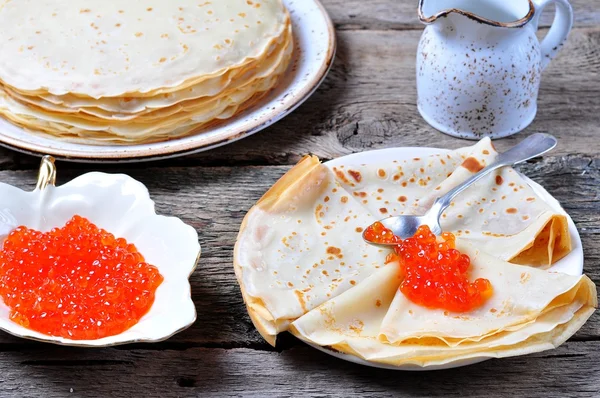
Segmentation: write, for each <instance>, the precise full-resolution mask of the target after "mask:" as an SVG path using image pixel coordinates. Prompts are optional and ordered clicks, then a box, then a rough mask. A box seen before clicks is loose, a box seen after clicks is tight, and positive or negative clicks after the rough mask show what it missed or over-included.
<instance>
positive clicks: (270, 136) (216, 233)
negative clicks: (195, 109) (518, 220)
mask: <svg viewBox="0 0 600 398" xmlns="http://www.w3.org/2000/svg"><path fill="white" fill-rule="evenodd" d="M571 2H572V3H573V6H574V8H575V14H576V24H575V28H574V29H573V32H572V33H571V36H570V37H569V40H568V42H567V44H566V45H565V47H564V49H563V50H562V51H561V52H560V54H559V55H558V57H557V58H556V59H555V60H554V61H553V62H552V64H551V65H550V67H549V68H548V69H547V70H546V71H545V72H544V75H543V80H542V87H541V90H540V100H539V112H538V115H537V119H536V120H535V122H534V123H533V124H532V125H531V126H530V127H529V128H527V130H526V131H525V132H523V133H521V134H519V135H517V136H515V137H513V138H509V139H504V140H500V141H498V142H497V146H498V147H499V149H504V148H507V147H509V146H510V145H512V144H514V143H516V142H517V141H518V140H520V139H521V138H523V137H524V136H526V135H527V134H530V133H533V132H538V131H542V132H551V133H552V134H554V135H556V136H557V137H558V138H559V140H560V144H559V147H558V148H557V149H556V150H555V151H553V152H552V153H551V154H550V155H548V156H546V157H544V158H543V159H541V160H536V161H532V162H530V163H527V164H526V165H524V166H523V167H522V170H523V171H524V172H525V173H526V174H527V175H528V176H530V177H531V178H533V179H534V180H536V181H538V182H540V183H541V184H542V185H544V186H545V187H546V188H547V190H548V191H549V192H550V193H551V194H552V195H554V196H555V197H556V198H557V199H558V200H560V201H561V203H562V204H563V206H564V207H565V209H566V210H567V211H568V212H569V213H570V214H571V216H572V217H573V219H574V220H575V223H576V224H577V227H578V228H579V231H580V233H581V237H582V240H583V245H584V250H585V270H586V272H587V274H588V275H589V276H590V277H591V278H592V279H593V280H595V281H596V283H600V202H599V200H600V26H599V23H600V7H599V6H598V2H597V0H571ZM325 6H326V8H327V9H328V10H329V12H330V14H331V16H332V18H333V20H334V22H335V25H336V28H337V35H338V40H339V46H338V55H337V60H336V61H335V64H334V66H333V69H332V71H331V73H330V74H329V76H328V77H327V79H326V80H325V82H324V83H323V85H322V87H321V88H320V89H319V90H318V91H317V92H316V93H315V95H313V96H312V98H311V99H309V100H308V101H307V102H306V104H304V105H303V106H301V107H300V108H299V109H298V110H296V111H295V112H294V113H293V114H292V115H290V116H288V117H287V118H285V119H284V120H283V121H281V122H279V123H278V124H276V125H275V126H273V127H270V128H269V129H267V130H266V131H263V132H261V133H259V134H256V135H255V136H253V137H250V138H247V139H245V140H242V141H240V142H237V143H235V144H232V145H229V146H227V147H223V148H220V149H217V150H214V151H210V152H207V153H202V154H198V155H193V156H188V157H185V158H181V159H177V160H171V161H165V162H159V163H151V164H139V165H135V164H134V165H130V166H93V167H92V166H89V165H87V166H86V165H76V164H68V163H64V162H59V163H58V168H59V174H58V179H59V183H62V182H66V181H68V180H70V179H71V178H73V177H75V176H77V175H79V174H82V173H84V172H87V171H89V170H92V169H96V170H98V169H99V170H102V171H107V172H125V173H128V174H130V175H132V176H133V177H134V178H136V179H138V180H140V181H142V182H144V183H145V184H146V185H147V186H148V189H149V190H150V193H151V195H152V197H153V198H154V200H155V201H156V205H157V209H158V211H159V212H160V213H163V214H168V215H173V216H176V217H180V218H182V219H183V220H184V221H185V222H186V223H188V224H191V225H193V226H194V227H195V228H196V229H197V230H198V233H199V235H200V243H201V245H202V249H203V255H202V258H201V260H200V265H199V267H198V270H197V271H196V272H195V273H194V275H192V277H191V284H192V293H193V298H194V302H195V303H196V308H197V310H198V320H197V321H196V323H195V324H194V325H193V326H192V327H191V328H189V329H188V330H186V331H184V332H183V333H181V334H179V335H176V336H174V337H172V338H171V339H169V340H168V341H165V342H163V343H159V344H140V345H129V346H122V347H116V348H106V349H75V348H68V347H58V346H52V345H48V344H41V343H35V342H30V341H27V340H20V339H17V338H14V337H11V336H9V335H6V334H0V396H1V397H5V396H28V397H29V396H40V397H55V396H67V395H68V396H79V395H81V396H98V397H109V396H115V397H130V396H158V397H171V396H172V397H175V396H194V395H202V396H210V395H213V396H224V395H244V396H250V395H254V396H270V395H274V396H289V395H291V394H298V395H300V394H302V395H312V396H329V395H337V396H342V397H348V396H359V397H364V396H370V395H382V396H385V395H397V396H421V395H422V396H441V397H448V396H461V397H470V396H494V395H506V396H509V395H510V396H522V397H533V396H539V397H559V396H560V397H566V396H582V397H583V396H585V397H600V312H597V313H596V314H595V315H593V316H592V318H591V319H590V320H589V321H588V323H587V324H586V325H585V326H584V327H583V328H582V329H581V330H580V331H579V332H578V333H577V334H576V335H575V336H574V337H573V338H572V339H571V340H569V341H568V342H567V343H566V344H564V345H563V346H561V347H560V348H558V349H556V350H553V351H548V352H543V353H540V354H535V355H530V356H525V357H518V358H509V359H503V360H490V361H487V362H483V363H481V364H477V365H473V366H470V367H466V368H461V369H454V370H448V371H437V372H434V373H429V372H426V373H406V372H395V371H382V370H377V369H372V368H367V367H362V366H358V365H353V364H350V363H346V362H343V361H341V360H338V359H335V358H332V357H329V356H327V355H325V354H322V353H320V352H318V351H316V350H314V349H312V348H309V347H307V346H305V345H303V344H301V343H299V342H298V341H297V340H295V339H294V338H293V337H291V336H289V335H284V336H282V337H281V338H280V341H279V345H278V347H277V348H276V349H272V348H271V347H270V346H269V345H268V344H266V343H265V342H264V341H263V340H262V338H261V337H260V335H259V334H258V333H257V332H256V330H255V329H254V327H253V326H252V323H251V322H250V319H249V318H248V316H247V314H246V310H245V308H244V305H243V303H242V298H241V296H240V292H239V288H238V285H237V282H236V280H235V277H234V273H233V268H232V249H233V244H234V241H235V238H236V234H237V231H238V227H239V225H240V223H241V221H242V218H243V216H244V215H245V213H246V211H247V210H248V209H249V208H250V206H252V204H253V203H254V202H255V201H256V200H257V199H258V198H260V196H261V195H262V194H263V193H264V192H265V191H266V190H267V188H268V187H269V186H270V185H271V184H273V183H274V182H275V181H276V180H277V179H278V178H279V177H280V176H281V175H282V174H283V173H285V172H286V171H287V170H288V169H289V168H290V166H291V165H292V164H294V163H295V162H296V161H297V160H298V159H300V157H301V156H302V155H304V154H306V153H313V154H316V155H318V156H319V157H321V158H322V159H331V158H335V157H338V156H342V155H346V154H349V153H353V152H359V151H364V150H368V149H375V148H386V147H393V146H414V145H423V146H436V147H445V148H457V147H460V146H465V145H468V144H470V143H469V142H467V141H461V140H458V139H455V138H451V137H449V136H446V135H443V134H441V133H439V132H437V131H435V130H434V129H432V128H431V127H429V126H428V125H427V124H426V123H425V121H424V120H423V119H422V118H421V117H420V116H419V114H418V112H417V108H416V89H415V53H416V47H417V42H418V39H419V36H420V34H421V28H422V27H421V25H420V24H419V23H418V20H417V18H416V0H411V1H408V0H371V1H364V0H327V1H325ZM550 21H551V15H546V16H545V17H544V18H543V21H542V26H543V28H542V31H544V30H545V31H547V27H548V26H549V23H550ZM542 33H543V32H542ZM38 163H39V160H38V159H36V158H33V157H29V156H25V155H21V154H18V153H15V152H11V151H9V150H4V149H0V168H1V170H2V171H0V181H2V182H6V183H9V184H14V185H16V186H19V187H22V188H26V189H32V187H33V184H34V181H35V178H36V168H37V165H38Z"/></svg>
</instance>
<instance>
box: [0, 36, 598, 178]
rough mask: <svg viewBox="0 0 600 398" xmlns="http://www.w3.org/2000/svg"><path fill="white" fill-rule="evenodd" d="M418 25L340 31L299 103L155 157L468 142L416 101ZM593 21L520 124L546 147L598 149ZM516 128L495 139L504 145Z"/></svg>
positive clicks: (8, 162) (260, 156)
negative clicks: (250, 129) (195, 147)
mask: <svg viewBox="0 0 600 398" xmlns="http://www.w3.org/2000/svg"><path fill="white" fill-rule="evenodd" d="M419 35H420V32H419V31H377V32H374V31H341V32H338V37H339V50H338V56H337V60H336V62H335V64H334V67H333V69H332V71H331V73H330V74H329V76H328V77H327V79H326V80H325V82H324V84H323V86H322V87H321V88H320V89H319V90H318V91H317V92H316V93H315V95H313V96H312V97H311V98H310V99H309V100H308V101H307V103H305V104H304V105H303V106H301V107H300V108H299V109H298V110H296V111H295V112H294V113H292V114H291V115H289V116H288V117H286V118H285V119H284V120H282V121H280V122H279V123H277V124H275V125H274V126H272V127H270V128H268V129H266V130H265V131H263V132H260V133H258V134H256V135H254V136H253V137H249V138H247V139H244V140H242V141H240V142H237V143H234V144H232V145H228V146H226V147H222V148H219V149H216V150H213V151H209V152H205V153H201V154H198V155H192V156H188V157H185V158H183V159H178V160H171V161H166V162H159V163H157V165H158V166H165V165H181V166H187V165H240V164H291V163H295V162H296V161H297V160H298V159H299V158H300V157H301V156H303V155H304V154H306V153H314V154H316V155H318V156H320V157H321V158H326V159H330V158H335V157H338V156H341V155H345V154H348V153H353V152H360V151H364V150H368V149H376V148H385V147H392V146H438V147H445V148H457V147H460V146H464V145H467V144H468V142H465V141H462V140H458V139H456V138H452V137H449V136H446V135H444V134H441V133H439V132H438V131H436V130H434V129H433V128H432V127H430V126H429V125H427V123H426V122H425V121H424V120H423V119H422V118H421V116H420V115H419V113H418V111H417V107H416V87H415V53H416V48H417V41H418V39H419ZM598 48H600V28H590V29H576V30H575V31H574V32H573V34H572V36H571V37H570V39H569V41H568V42H567V44H566V45H565V48H564V49H563V50H562V52H561V53H560V54H559V55H558V57H557V58H556V59H555V60H554V61H553V63H551V65H550V67H549V68H548V69H547V70H546V71H545V73H544V75H543V80H542V87H541V90H540V101H539V112H538V116H537V119H536V120H535V121H534V123H533V124H532V125H531V126H530V127H529V128H528V129H527V130H526V133H531V132H536V131H547V132H551V133H553V134H555V135H556V136H557V137H558V138H559V139H560V140H561V144H560V146H559V147H558V148H557V150H556V152H555V153H556V154H561V155H564V154H570V153H582V154H596V153H598V152H600V140H598V139H597V138H596V137H597V136H598V135H599V134H600V97H598V95H597V93H598V92H599V91H600V51H597V49H598ZM524 134H525V133H523V134H519V135H517V136H515V137H512V138H509V139H504V140H500V141H499V142H498V146H499V147H500V148H501V149H502V148H506V147H508V146H510V145H513V144H514V143H516V141H518V140H520V139H521V138H522V137H523V135H524ZM36 164H37V160H36V159H35V158H32V157H29V156H25V155H20V154H16V153H14V152H11V151H8V150H5V149H0V168H4V169H6V168H31V167H36Z"/></svg>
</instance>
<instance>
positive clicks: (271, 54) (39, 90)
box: [0, 0, 294, 144]
mask: <svg viewBox="0 0 600 398" xmlns="http://www.w3.org/2000/svg"><path fill="white" fill-rule="evenodd" d="M33 3H34V2H32V1H28V0H15V1H4V2H1V3H0V49H2V51H3V54H4V55H5V56H4V57H3V59H2V60H0V114H1V115H2V116H3V117H5V118H6V119H8V120H9V121H11V122H12V123H14V124H17V125H19V126H21V127H23V128H25V129H27V130H29V131H32V132H41V133H42V134H45V135H50V136H52V137H54V138H58V139H64V140H70V141H78V142H87V143H95V142H97V143H110V142H112V143H124V144H125V143H142V142H152V141H158V140H164V139H169V138H176V137H180V136H183V135H188V134H191V133H194V132H197V131H198V130H200V129H202V128H205V127H207V126H210V125H212V124H214V123H216V122H218V121H219V120H221V119H226V118H229V117H231V116H233V115H235V114H236V113H237V112H240V111H241V110H243V109H245V108H247V107H248V106H250V105H252V104H253V103H255V102H256V101H258V100H259V99H260V98H261V97H262V96H264V95H265V94H266V93H267V92H268V91H269V90H271V89H272V88H273V87H274V86H275V85H276V84H277V83H278V81H279V80H280V79H281V77H282V76H283V74H284V72H285V71H286V69H287V66H288V65H289V62H290V60H291V55H292V51H293V47H294V44H293V38H292V31H291V22H290V17H289V15H288V12H287V10H286V9H285V7H284V6H283V5H282V3H281V1H280V0H257V1H246V0H221V1H218V2H210V1H208V2H200V3H198V2H192V1H188V0H182V1H179V2H164V1H157V0H154V1H144V2H142V1H139V0H138V1H131V2H120V1H116V0H109V1H104V0H102V1H101V0H93V1H83V0H79V1H72V2H59V3H57V2H54V1H48V0H45V1H41V2H37V1H36V2H35V4H33ZM32 7H35V8H36V10H37V12H36V14H35V15H33V16H32V15H30V13H29V12H28V10H30V9H31V8H32ZM75 39H76V40H75ZM48 43H56V44H61V46H53V45H48ZM63 44H64V45H63Z"/></svg>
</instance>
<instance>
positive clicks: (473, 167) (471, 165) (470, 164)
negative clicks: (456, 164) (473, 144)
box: [461, 157, 483, 173]
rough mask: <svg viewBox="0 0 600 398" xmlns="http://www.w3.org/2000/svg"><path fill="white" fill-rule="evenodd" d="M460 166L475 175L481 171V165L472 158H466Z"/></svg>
mask: <svg viewBox="0 0 600 398" xmlns="http://www.w3.org/2000/svg"><path fill="white" fill-rule="evenodd" d="M461 166H462V167H464V168H465V169H467V170H469V171H470V172H471V173H477V172H478V171H479V170H481V169H483V165H482V164H481V163H479V161H478V160H477V159H475V158H474V157H468V158H466V159H465V161H464V162H462V165H461Z"/></svg>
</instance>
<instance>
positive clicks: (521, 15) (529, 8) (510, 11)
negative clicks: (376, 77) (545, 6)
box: [419, 0, 535, 28]
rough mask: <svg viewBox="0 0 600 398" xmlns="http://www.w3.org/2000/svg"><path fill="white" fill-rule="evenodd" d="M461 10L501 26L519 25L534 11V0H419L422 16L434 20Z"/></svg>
mask: <svg viewBox="0 0 600 398" xmlns="http://www.w3.org/2000/svg"><path fill="white" fill-rule="evenodd" d="M450 14H459V15H462V16H465V17H467V18H469V19H470V20H472V21H474V22H478V23H482V24H486V25H490V26H496V27H501V28H520V27H522V26H524V25H526V24H527V23H529V22H530V21H531V20H532V19H533V17H534V15H535V7H534V4H533V2H532V0H510V1H506V0H419V20H420V21H421V22H422V23H424V24H426V25H429V24H433V23H435V22H436V21H438V20H439V19H440V18H442V17H447V16H449V15H450Z"/></svg>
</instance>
